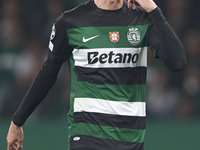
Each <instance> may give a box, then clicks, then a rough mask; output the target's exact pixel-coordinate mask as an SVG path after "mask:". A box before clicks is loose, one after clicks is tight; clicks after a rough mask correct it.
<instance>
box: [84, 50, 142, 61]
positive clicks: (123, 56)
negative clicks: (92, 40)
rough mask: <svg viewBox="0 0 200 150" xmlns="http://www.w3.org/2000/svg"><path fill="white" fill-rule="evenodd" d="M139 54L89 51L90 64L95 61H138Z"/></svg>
mask: <svg viewBox="0 0 200 150" xmlns="http://www.w3.org/2000/svg"><path fill="white" fill-rule="evenodd" d="M138 56H139V54H137V53H136V54H132V53H114V52H113V51H110V52H108V53H101V54H100V53H99V52H88V55H87V57H88V64H95V63H100V64H104V63H109V64H112V63H115V64H117V63H136V62H137V60H138Z"/></svg>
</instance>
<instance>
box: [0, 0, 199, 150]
mask: <svg viewBox="0 0 200 150" xmlns="http://www.w3.org/2000/svg"><path fill="white" fill-rule="evenodd" d="M84 1H86V0H42V1H41V0H33V1H31V0H0V149H1V150H5V149H6V135H7V131H8V128H9V124H10V119H11V117H12V115H13V113H14V112H15V111H16V110H17V108H18V106H19V104H20V102H21V101H22V99H23V97H24V95H25V93H26V91H27V89H28V87H29V86H30V84H31V82H32V81H33V79H34V78H35V75H36V74H37V72H38V70H39V69H40V67H41V65H42V62H43V61H44V59H45V57H46V52H47V47H48V40H49V36H50V33H51V27H52V23H53V22H54V21H55V19H56V18H57V17H58V16H59V15H60V14H61V13H62V12H63V11H64V10H66V9H71V8H72V7H74V6H76V5H78V4H80V3H82V2H84ZM155 2H156V3H157V4H158V5H159V6H160V8H161V9H162V10H163V13H164V15H165V16H166V18H167V20H168V22H169V23H170V25H171V26H172V28H173V29H174V31H175V32H176V33H177V35H178V36H179V37H180V39H181V41H182V42H183V44H184V46H185V49H186V51H187V59H188V65H187V67H186V68H185V69H184V70H183V71H181V72H172V71H170V70H169V69H168V68H167V67H166V66H164V64H163V63H162V62H161V61H160V60H158V59H154V58H153V55H152V53H151V51H149V52H150V53H149V54H148V86H147V118H148V119H147V134H146V138H145V150H198V149H200V144H199V139H200V135H199V131H200V119H199V118H200V19H199V16H200V9H199V8H200V1H198V0H189V1H188V0H155ZM66 67H67V65H63V67H62V70H61V72H60V73H59V77H58V80H57V83H56V84H55V86H54V87H53V89H52V90H51V91H50V93H49V94H48V96H47V97H46V99H45V100H44V101H43V102H42V103H41V105H40V106H39V107H38V108H37V109H36V111H35V112H34V113H33V114H32V115H31V117H30V118H29V119H28V121H27V122H26V124H25V125H24V131H25V139H24V143H23V144H24V149H25V150H36V149H37V150H47V149H48V150H55V149H67V148H66V147H67V130H68V129H67V119H66V116H67V112H68V110H69V98H68V95H69V88H68V87H69V81H68V80H67V77H69V74H68V73H67V72H66V69H65V68H66Z"/></svg>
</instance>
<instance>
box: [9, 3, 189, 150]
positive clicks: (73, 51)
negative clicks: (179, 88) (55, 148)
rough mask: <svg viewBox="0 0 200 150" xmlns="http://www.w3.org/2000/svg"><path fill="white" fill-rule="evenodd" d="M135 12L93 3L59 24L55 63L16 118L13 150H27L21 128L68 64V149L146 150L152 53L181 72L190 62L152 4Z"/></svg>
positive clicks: (50, 61)
mask: <svg viewBox="0 0 200 150" xmlns="http://www.w3.org/2000/svg"><path fill="white" fill-rule="evenodd" d="M136 5H140V6H137V7H136ZM128 7H132V8H128ZM128 7H127V3H126V2H124V1H123V0H89V1H88V2H86V3H84V4H82V5H80V6H78V7H76V8H74V9H73V10H71V11H66V12H65V13H64V14H62V15H61V16H60V17H59V18H58V19H57V21H56V22H55V24H54V25H53V28H52V33H51V37H50V42H49V53H48V58H47V60H46V61H45V62H44V64H43V67H42V69H41V70H40V72H39V73H38V75H37V77H36V79H35V81H34V82H33V84H32V86H31V88H30V89H29V91H28V92H27V94H26V96H25V98H24V100H23V102H22V104H21V106H20V107H19V109H18V111H17V112H16V113H15V115H14V116H13V118H12V122H11V126H10V129H9V132H8V136H7V142H8V150H11V149H14V150H15V149H16V150H21V149H22V141H23V130H22V125H23V124H24V122H25V121H26V119H27V118H28V117H29V115H30V114H31V113H32V112H33V111H34V109H35V108H36V107H37V106H38V104H39V103H40V102H41V101H42V100H43V99H44V97H45V96H46V95H47V93H48V91H49V90H50V88H51V87H52V86H53V84H54V83H55V81H56V77H57V74H58V72H59V69H60V67H61V65H62V63H63V62H65V61H66V60H67V61H69V62H70V67H71V94H70V112H69V114H68V120H69V149H70V150H125V149H126V150H143V141H144V135H145V117H146V110H145V109H146V108H145V106H146V105H145V104H146V103H145V93H146V89H145V87H146V68H147V46H150V47H151V49H152V50H153V51H154V53H155V56H156V57H159V58H160V59H162V60H163V61H164V62H165V64H166V65H167V66H168V67H169V68H170V69H171V70H174V71H178V70H181V69H182V68H183V67H184V66H185V64H186V57H185V52H184V48H183V46H182V44H181V42H180V41H179V39H178V38H177V36H176V35H175V33H174V32H173V31H172V29H171V28H170V26H169V25H168V23H167V22H166V20H165V18H164V17H163V15H162V12H161V10H160V9H159V8H158V7H157V5H156V4H155V3H154V1H153V0H128Z"/></svg>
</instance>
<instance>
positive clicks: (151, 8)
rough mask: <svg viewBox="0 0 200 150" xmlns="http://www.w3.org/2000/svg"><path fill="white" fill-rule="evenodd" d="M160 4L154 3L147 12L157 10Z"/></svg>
mask: <svg viewBox="0 0 200 150" xmlns="http://www.w3.org/2000/svg"><path fill="white" fill-rule="evenodd" d="M157 7H158V6H157V5H156V4H155V3H154V4H152V5H151V6H150V7H149V8H147V9H146V12H148V13H150V12H152V11H153V10H155V9H156V8H157Z"/></svg>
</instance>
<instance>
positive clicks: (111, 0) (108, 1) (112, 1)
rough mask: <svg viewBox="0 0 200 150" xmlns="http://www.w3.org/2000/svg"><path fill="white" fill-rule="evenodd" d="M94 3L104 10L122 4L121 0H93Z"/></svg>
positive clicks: (117, 7)
mask: <svg viewBox="0 0 200 150" xmlns="http://www.w3.org/2000/svg"><path fill="white" fill-rule="evenodd" d="M94 3H95V4H96V5H97V7H98V8H101V9H105V10H117V9H120V8H121V7H122V6H123V0H94Z"/></svg>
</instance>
